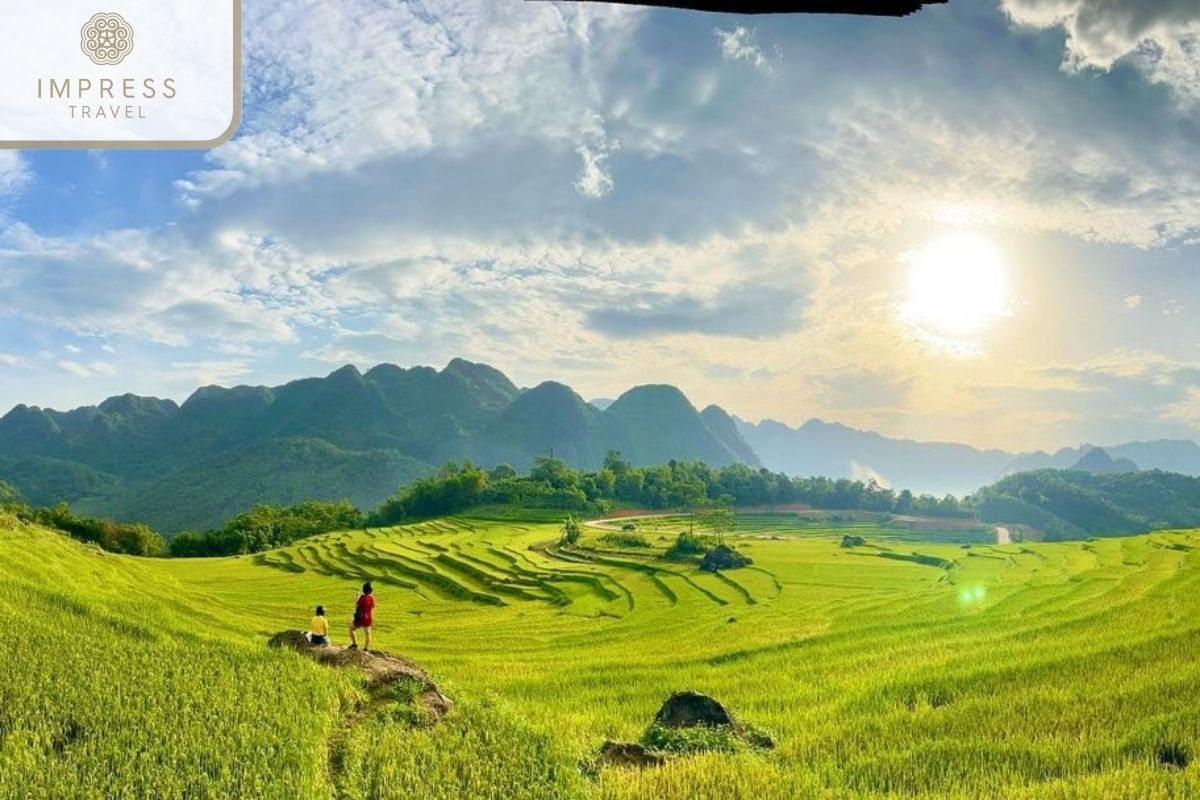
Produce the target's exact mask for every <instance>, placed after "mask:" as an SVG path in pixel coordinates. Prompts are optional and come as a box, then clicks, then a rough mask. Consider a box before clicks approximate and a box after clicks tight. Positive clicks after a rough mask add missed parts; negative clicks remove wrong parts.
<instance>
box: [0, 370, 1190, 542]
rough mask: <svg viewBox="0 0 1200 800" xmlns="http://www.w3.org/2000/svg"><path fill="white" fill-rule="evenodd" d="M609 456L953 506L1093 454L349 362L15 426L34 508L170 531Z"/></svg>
mask: <svg viewBox="0 0 1200 800" xmlns="http://www.w3.org/2000/svg"><path fill="white" fill-rule="evenodd" d="M609 450H619V451H621V453H622V455H623V457H624V458H625V460H627V461H629V462H630V463H632V464H634V465H637V466H642V465H649V464H662V463H666V462H669V461H670V460H672V459H678V460H684V461H690V460H702V461H704V462H706V463H708V464H710V465H712V466H724V465H727V464H732V463H744V464H749V465H751V466H755V467H766V468H768V469H770V470H772V471H775V472H784V473H787V474H789V475H800V476H809V475H827V476H829V477H834V478H840V477H851V478H860V479H863V480H866V479H868V478H871V477H874V478H875V479H876V480H878V481H879V482H881V483H885V484H888V485H891V486H894V487H896V488H908V489H911V490H912V491H914V492H918V493H920V492H927V493H932V494H937V495H941V494H945V493H953V494H957V495H963V494H968V493H971V492H973V491H975V490H976V489H978V488H979V487H981V486H984V485H987V484H990V483H992V482H994V481H996V480H998V479H999V478H1001V477H1003V476H1004V475H1006V474H1010V473H1012V472H1016V471H1021V470H1030V469H1039V468H1058V469H1069V468H1072V467H1074V466H1076V465H1077V464H1079V462H1080V458H1081V453H1080V451H1079V450H1077V449H1064V450H1060V451H1058V452H1057V453H1054V454H1048V453H1044V452H1037V453H1026V454H1013V453H1006V452H1003V451H1000V450H978V449H975V448H972V447H968V446H966V445H961V444H943V443H922V442H914V441H907V440H899V439H889V438H886V437H884V436H881V435H879V434H877V433H872V432H868V431H860V430H855V429H853V428H848V427H845V426H843V425H840V424H837V423H827V422H822V421H820V420H810V421H808V422H806V423H804V424H803V425H801V426H800V427H799V428H790V427H788V426H786V425H784V424H782V423H779V422H774V421H771V420H765V421H762V422H759V423H757V424H752V423H749V422H746V421H744V420H742V419H738V418H736V417H732V416H730V415H729V414H728V413H726V412H725V411H724V410H723V409H721V408H720V407H718V406H715V405H710V406H708V407H706V408H704V409H702V410H698V409H697V408H696V407H695V406H693V405H692V403H691V402H690V401H689V400H688V399H687V397H686V396H684V394H683V393H682V392H681V391H679V389H677V388H675V387H673V386H669V385H665V384H659V385H646V386H637V387H634V388H632V389H630V390H628V391H627V392H625V393H624V394H622V395H621V396H620V397H618V398H617V399H615V400H611V401H609V400H604V401H595V402H592V403H589V402H586V401H585V400H583V398H582V397H580V396H579V395H578V394H577V393H576V392H575V391H573V390H572V389H571V388H570V387H568V386H565V385H564V384H561V383H556V382H553V381H547V382H545V383H542V384H539V385H538V386H535V387H533V388H529V389H521V388H518V387H517V386H516V385H514V384H513V383H512V381H510V380H509V379H508V378H507V377H506V376H505V375H504V374H503V373H502V372H500V371H499V370H496V369H494V368H492V367H490V366H487V365H485V364H478V363H472V362H469V361H465V360H462V359H455V360H453V361H451V362H450V363H449V364H448V365H447V366H446V367H445V368H443V369H442V370H440V371H439V370H435V369H433V368H430V367H420V366H419V367H412V368H408V369H405V368H401V367H397V366H394V365H391V364H381V365H379V366H376V367H374V368H372V369H370V370H369V371H367V372H365V373H362V372H360V371H359V370H358V369H356V368H355V367H353V366H346V367H342V368H341V369H339V370H336V371H335V372H332V373H331V374H329V375H327V376H326V377H324V378H305V379H302V380H297V381H292V382H290V383H287V384H285V385H283V386H277V387H265V386H236V387H233V388H223V387H219V386H206V387H203V388H201V389H198V390H196V391H195V392H194V393H193V394H192V395H191V396H190V397H189V398H187V400H186V401H185V402H184V403H182V404H177V403H176V402H174V401H172V400H162V399H158V398H153V397H140V396H137V395H132V394H126V395H121V396H118V397H111V398H109V399H107V400H105V401H104V402H102V403H100V404H99V405H98V406H85V407H81V408H76V409H73V410H70V411H56V410H53V409H43V408H38V407H33V406H26V405H18V406H16V407H15V408H13V409H12V410H11V411H9V412H8V413H7V414H5V415H4V416H3V417H0V480H2V481H5V482H8V483H10V484H12V485H13V486H15V487H16V488H17V489H19V490H20V491H21V492H22V493H23V494H24V496H25V497H26V499H27V500H29V502H31V503H33V504H36V505H50V504H53V503H56V502H58V501H67V502H69V503H70V504H71V506H72V508H73V509H75V510H76V511H79V512H80V513H85V514H95V515H102V516H110V517H114V518H116V519H118V520H128V521H140V522H146V523H148V524H150V525H152V526H153V527H155V528H156V529H158V530H161V531H163V532H166V533H173V532H176V531H179V530H183V529H204V528H209V527H215V526H217V525H219V524H220V523H221V522H223V521H224V520H225V519H227V518H229V517H230V516H232V515H234V514H237V513H240V512H241V511H244V510H246V509H247V508H249V507H251V506H253V505H255V504H257V503H270V504H291V503H295V502H299V501H301V500H304V499H318V500H337V499H341V498H348V499H349V500H350V501H351V502H353V503H354V504H355V505H358V506H359V507H360V508H373V507H375V506H377V505H378V504H379V503H381V502H382V501H383V500H384V499H386V498H387V497H388V496H390V495H392V494H393V493H394V492H395V491H396V489H397V487H399V486H400V485H403V484H405V483H407V482H409V481H411V480H413V479H415V478H417V477H420V476H423V475H427V474H430V473H432V472H434V471H436V470H437V469H438V467H440V466H441V465H442V464H445V463H446V462H448V461H458V460H462V459H466V458H469V459H471V460H472V461H474V462H475V463H477V464H480V465H482V466H485V467H489V468H490V467H493V466H497V465H499V464H505V463H507V464H511V465H513V466H514V467H516V468H517V469H519V470H522V471H524V470H527V469H528V468H529V467H530V466H531V465H532V464H533V462H534V459H535V458H537V457H538V456H542V455H553V456H556V457H558V458H561V459H563V460H564V461H566V462H567V463H569V464H570V465H571V466H573V467H576V468H583V469H597V468H599V467H600V466H601V464H602V463H603V460H604V456H605V453H606V452H607V451H609ZM1105 450H1106V451H1107V452H1106V453H1105V454H1104V456H1105V457H1107V456H1111V458H1108V459H1107V461H1106V460H1105V459H1104V458H1102V457H1101V456H1100V455H1093V454H1092V453H1088V454H1087V455H1089V456H1092V461H1093V462H1095V463H1094V464H1093V466H1096V467H1097V471H1098V470H1099V469H1107V470H1109V471H1111V470H1112V469H1113V468H1114V467H1113V466H1112V464H1109V462H1114V463H1115V464H1116V465H1117V467H1116V468H1117V469H1125V468H1128V467H1130V466H1133V465H1135V464H1136V466H1140V467H1142V468H1144V469H1154V468H1159V469H1163V470H1168V471H1172V472H1181V473H1184V474H1189V475H1200V446H1197V445H1196V443H1194V442H1191V441H1158V442H1134V443H1130V444H1125V445H1120V446H1116V447H1109V448H1105ZM1093 452H1094V451H1093ZM1122 459H1124V460H1122ZM1114 460H1115V461H1114ZM1129 462H1132V463H1129ZM1079 467H1080V468H1081V469H1090V467H1089V466H1088V465H1087V464H1086V463H1084V464H1079Z"/></svg>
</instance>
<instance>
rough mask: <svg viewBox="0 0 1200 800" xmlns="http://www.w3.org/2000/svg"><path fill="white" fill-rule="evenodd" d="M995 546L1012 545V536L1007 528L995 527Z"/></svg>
mask: <svg viewBox="0 0 1200 800" xmlns="http://www.w3.org/2000/svg"><path fill="white" fill-rule="evenodd" d="M996 544H1012V536H1011V535H1010V534H1009V532H1008V528H1001V527H999V526H997V527H996Z"/></svg>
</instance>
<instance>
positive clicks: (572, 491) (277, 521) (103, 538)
mask: <svg viewBox="0 0 1200 800" xmlns="http://www.w3.org/2000/svg"><path fill="white" fill-rule="evenodd" d="M0 487H5V484H0ZM789 503H803V504H805V505H808V506H811V507H813V508H822V509H836V510H861V511H875V512H884V513H892V514H915V515H920V516H940V517H970V516H972V515H973V514H974V507H973V505H972V503H971V499H970V498H965V499H961V500H960V499H958V498H955V497H954V496H953V495H945V496H944V497H941V498H937V497H934V496H932V495H928V494H921V495H914V494H913V493H912V492H910V491H908V490H907V489H905V490H903V491H900V492H896V491H894V490H892V489H889V488H885V487H882V486H880V485H879V484H878V483H876V482H875V481H874V480H869V481H866V482H863V481H860V480H852V479H849V478H824V477H810V478H795V477H789V476H787V475H785V474H783V473H781V472H771V471H770V470H768V469H765V468H755V467H750V466H746V465H744V464H734V465H731V466H726V467H719V468H715V467H711V466H709V465H707V464H705V463H703V462H701V461H691V462H685V461H676V460H672V461H670V462H668V463H667V464H662V465H657V466H647V467H635V466H633V465H631V464H630V463H629V462H627V461H625V460H624V458H623V457H622V456H621V453H620V452H619V451H615V450H612V451H609V452H608V453H607V455H606V456H605V459H604V464H603V466H602V467H601V468H600V469H598V470H591V471H588V470H577V469H573V468H572V467H570V466H569V465H568V464H567V463H566V462H565V461H563V460H562V459H559V458H554V457H551V456H541V457H539V458H537V459H535V461H534V464H533V466H532V467H531V468H530V470H529V472H528V474H525V475H522V474H520V473H519V472H518V471H517V470H516V469H515V468H514V467H512V466H511V465H508V464H501V465H500V466H498V467H495V468H492V469H485V468H483V467H480V466H477V465H475V464H473V463H472V462H470V461H463V462H461V463H458V462H451V463H449V464H446V465H445V466H444V467H442V468H441V469H440V470H439V471H438V472H437V473H435V474H434V475H430V476H428V477H426V478H421V479H418V480H416V481H414V482H413V483H411V484H409V485H407V486H405V487H402V488H401V489H399V491H398V492H397V493H396V494H395V495H393V496H392V497H390V498H388V499H387V500H385V501H384V502H383V503H382V504H381V505H380V506H379V507H378V508H375V509H373V510H371V511H369V512H363V511H362V510H360V509H358V508H356V507H355V506H354V505H352V504H351V503H350V501H348V500H341V501H339V502H323V501H315V500H310V501H306V502H303V503H299V504H297V505H293V506H288V507H276V506H270V505H258V506H256V507H254V508H253V509H250V510H249V511H246V512H243V513H241V514H238V515H237V516H235V517H233V518H232V519H230V520H228V521H227V522H226V523H225V524H224V525H222V526H221V527H219V528H215V529H211V530H207V531H204V532H196V531H184V532H182V533H179V534H177V535H175V536H174V537H171V539H170V540H169V542H166V543H164V540H163V537H162V536H160V535H159V534H158V533H155V532H154V531H152V530H151V529H150V528H148V527H147V526H145V525H139V524H129V523H116V522H113V521H112V520H107V519H98V518H94V517H83V516H78V515H76V514H74V513H73V512H71V510H70V509H69V508H68V507H67V504H66V503H59V504H58V505H57V506H54V507H53V508H30V507H29V506H27V505H25V504H24V503H22V502H20V500H19V496H18V495H17V494H16V492H15V491H14V490H12V489H11V487H7V488H6V489H0V507H3V508H4V509H6V510H8V511H9V512H10V513H12V514H14V515H15V516H17V518H19V519H22V520H24V521H28V522H34V523H36V524H39V525H44V526H46V527H49V528H54V529H56V530H60V531H63V532H64V533H67V534H68V535H70V536H72V537H74V538H76V539H80V540H82V541H86V542H92V543H95V544H97V545H99V546H100V547H102V548H104V549H106V550H111V551H113V552H118V553H129V554H132V555H146V556H150V555H170V556H175V557H204V556H229V555H242V554H246V553H259V552H263V551H266V550H271V549H274V548H276V547H284V546H287V545H289V544H291V543H293V542H295V541H296V540H298V539H302V538H304V537H307V536H313V535H315V534H319V533H325V532H328V531H332V530H346V529H355V528H363V527H386V526H389V525H396V524H398V523H401V522H405V521H412V520H421V519H429V518H433V517H439V516H444V515H446V514H454V513H459V512H462V511H466V510H468V509H471V508H476V507H479V506H484V505H501V506H507V507H510V508H537V509H558V510H562V511H566V512H569V513H578V514H584V515H593V514H604V513H608V512H610V511H612V510H613V509H614V508H616V507H617V506H618V505H625V506H635V507H638V508H649V509H704V508H710V509H711V508H735V507H742V508H744V507H750V506H767V505H784V504H789Z"/></svg>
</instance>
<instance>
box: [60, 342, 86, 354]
mask: <svg viewBox="0 0 1200 800" xmlns="http://www.w3.org/2000/svg"><path fill="white" fill-rule="evenodd" d="M63 350H66V351H67V352H68V353H70V354H72V355H79V354H80V353H82V352H83V349H82V348H79V347H76V346H75V345H73V344H64V345H63Z"/></svg>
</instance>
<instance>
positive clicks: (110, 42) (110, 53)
mask: <svg viewBox="0 0 1200 800" xmlns="http://www.w3.org/2000/svg"><path fill="white" fill-rule="evenodd" d="M79 42H80V44H79V46H80V47H81V48H83V52H84V53H86V54H87V57H88V58H90V59H91V60H92V61H94V62H95V63H97V64H101V65H104V64H120V63H121V61H122V60H123V59H124V58H125V56H127V55H129V54H130V53H132V52H133V26H131V25H130V24H129V23H128V22H126V21H125V20H124V19H122V17H121V15H120V14H96V15H95V16H94V17H92V18H91V19H89V20H88V21H87V23H86V24H85V25H84V26H83V29H82V30H81V31H80V32H79Z"/></svg>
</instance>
